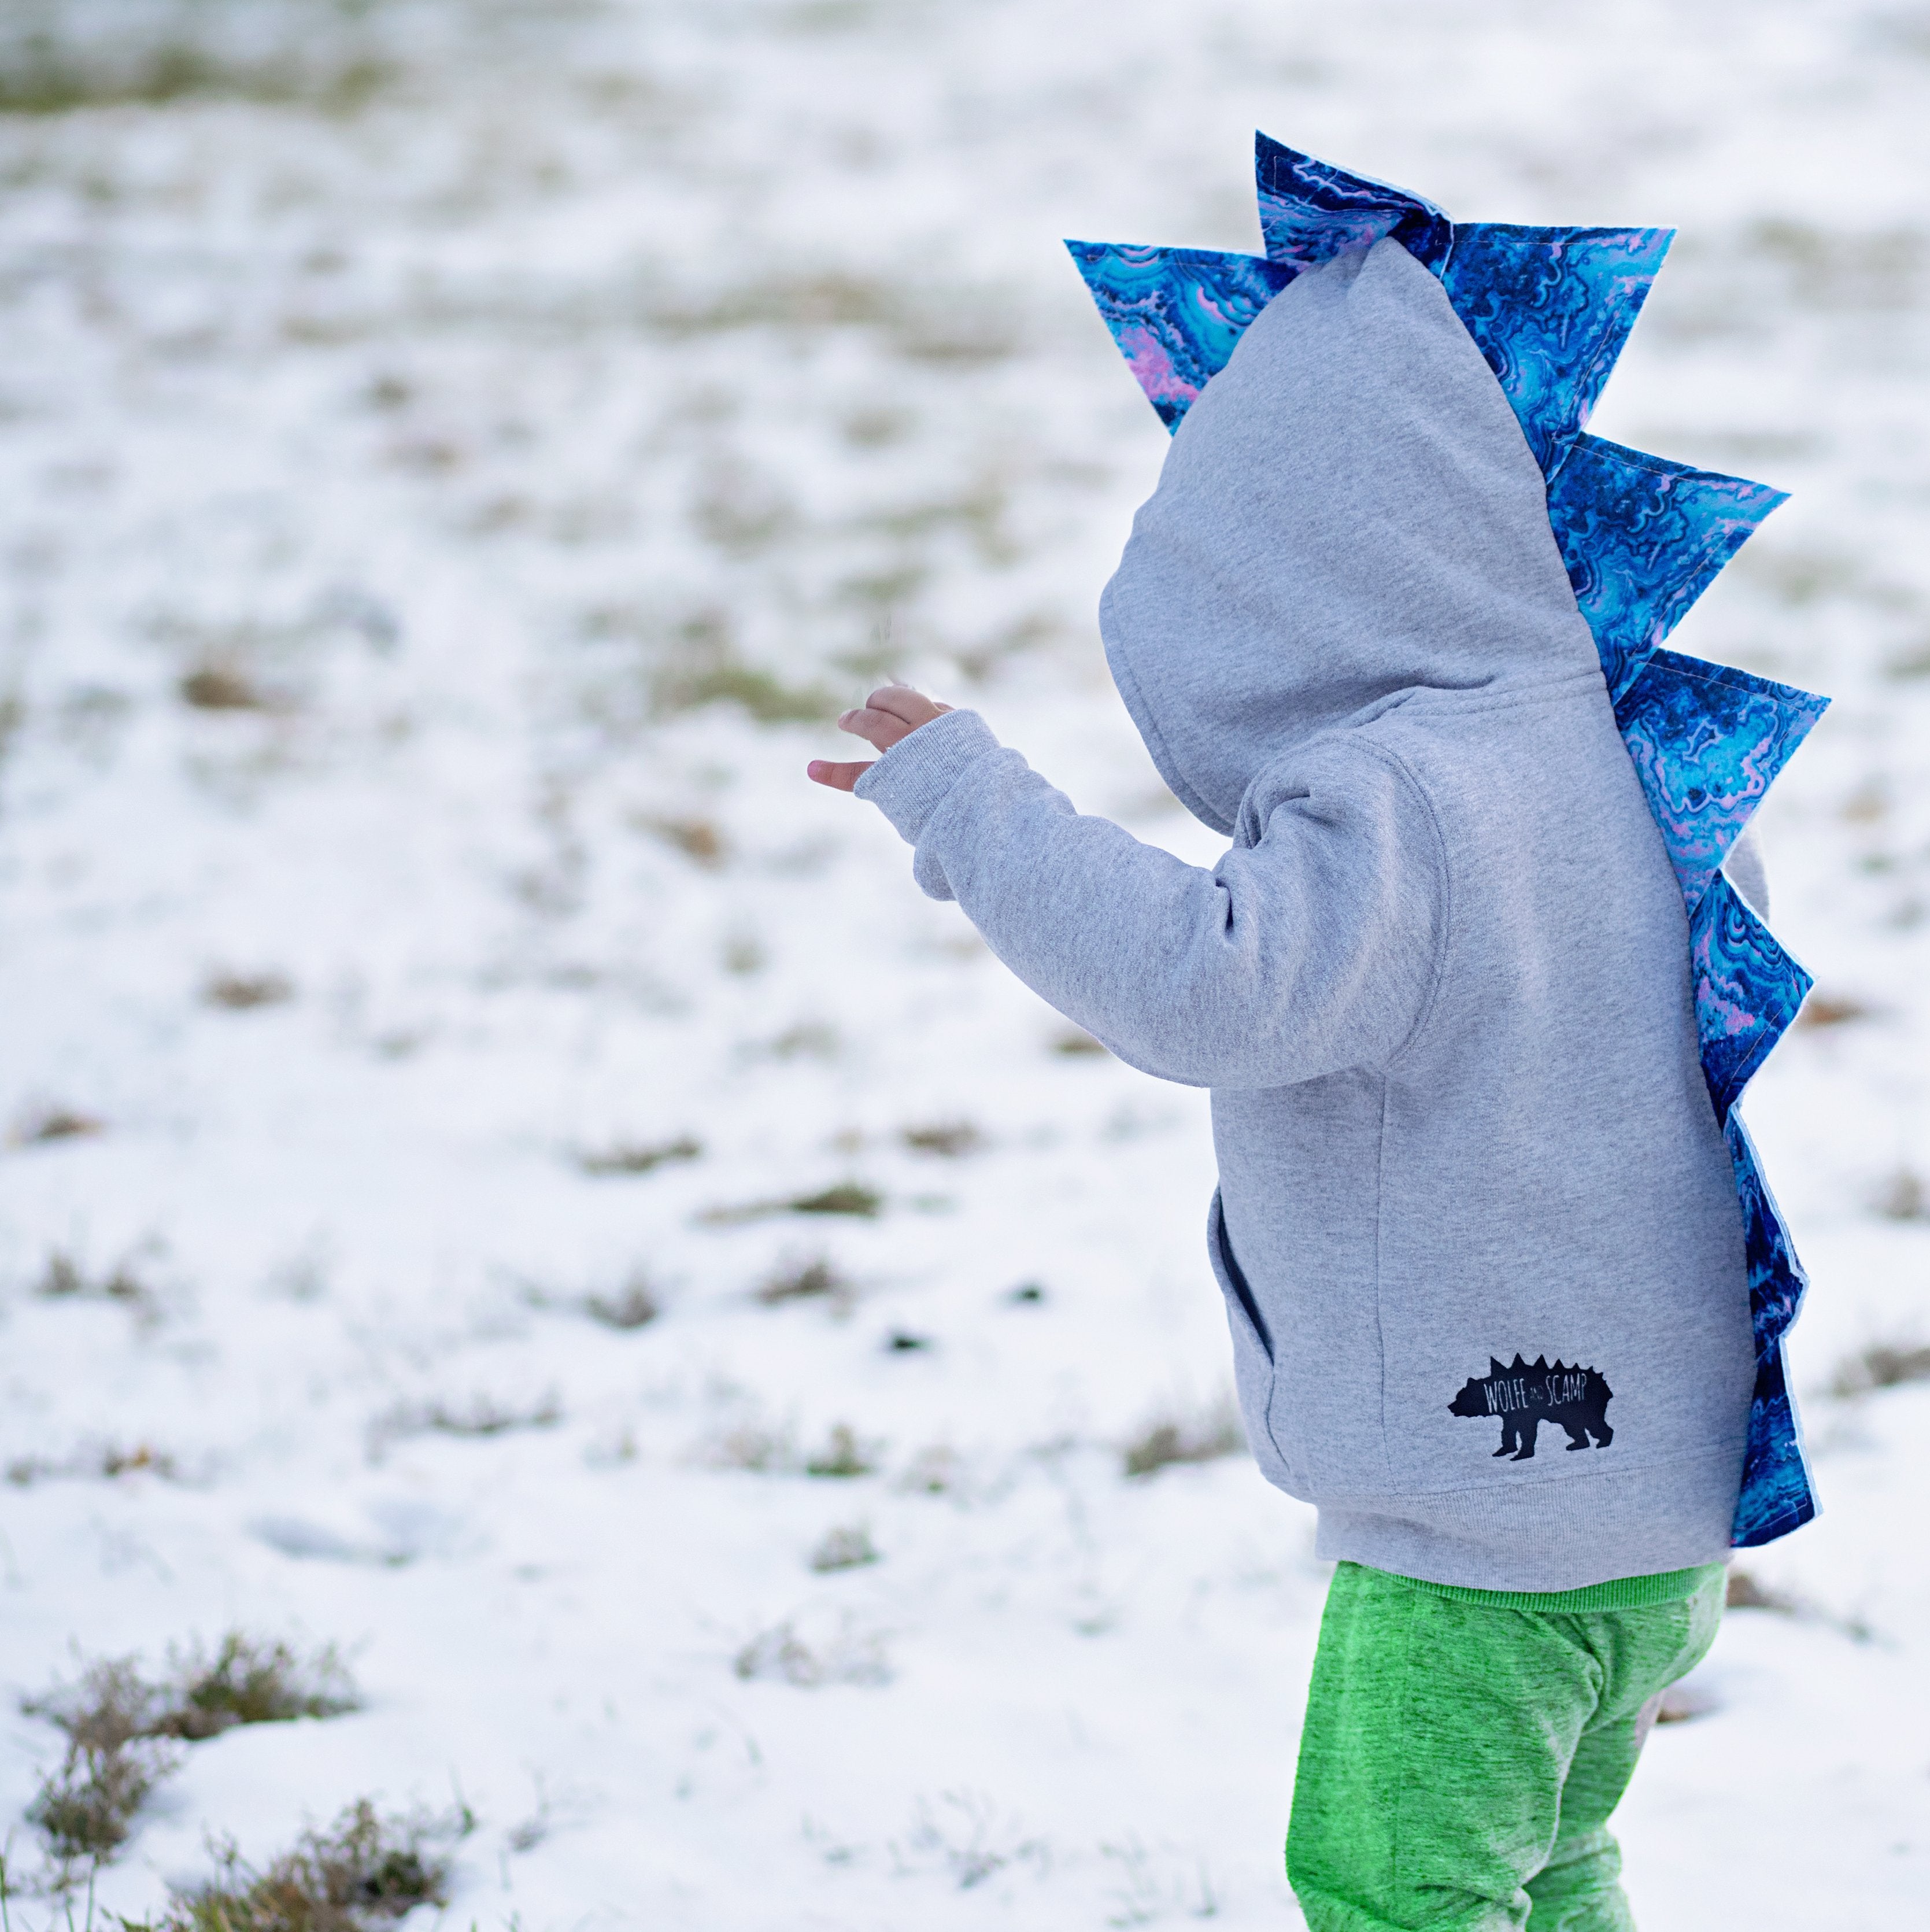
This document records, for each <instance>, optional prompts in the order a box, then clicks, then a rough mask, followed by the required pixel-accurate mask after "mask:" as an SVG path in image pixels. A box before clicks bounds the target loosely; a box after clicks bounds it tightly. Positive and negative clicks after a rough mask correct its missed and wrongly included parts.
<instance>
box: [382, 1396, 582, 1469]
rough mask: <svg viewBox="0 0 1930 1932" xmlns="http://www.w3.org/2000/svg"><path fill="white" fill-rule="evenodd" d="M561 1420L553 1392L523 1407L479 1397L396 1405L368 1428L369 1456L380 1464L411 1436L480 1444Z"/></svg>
mask: <svg viewBox="0 0 1930 1932" xmlns="http://www.w3.org/2000/svg"><path fill="white" fill-rule="evenodd" d="M562 1419H563V1407H562V1400H561V1399H560V1398H559V1397H558V1396H557V1395H556V1393H555V1392H554V1391H551V1392H550V1393H549V1394H545V1395H543V1396H541V1397H538V1398H537V1400H535V1401H534V1402H532V1403H526V1404H520V1403H509V1402H502V1401H499V1400H497V1399H496V1397H494V1396H492V1395H484V1394H475V1395H472V1396H471V1397H469V1400H468V1401H467V1402H466V1403H449V1402H444V1401H441V1400H437V1401H435V1402H430V1403H397V1405H396V1406H395V1407H394V1408H393V1409H389V1410H388V1411H387V1412H385V1413H384V1414H382V1415H379V1416H377V1417H376V1419H375V1420H374V1421H373V1422H371V1423H370V1424H369V1429H368V1454H369V1456H370V1459H371V1460H373V1461H378V1462H379V1460H381V1459H382V1457H383V1456H384V1455H385V1454H387V1453H388V1450H389V1448H390V1447H391V1445H392V1444H394V1443H397V1442H402V1441H403V1440H405V1439H407V1438H408V1437H409V1436H459V1437H461V1438H463V1439H464V1440H466V1441H474V1442H480V1441H482V1440H484V1439H487V1438H488V1437H490V1436H508V1435H513V1434H514V1433H516V1432H517V1430H526V1429H553V1428H554V1427H556V1424H558V1423H559V1422H560V1421H562Z"/></svg>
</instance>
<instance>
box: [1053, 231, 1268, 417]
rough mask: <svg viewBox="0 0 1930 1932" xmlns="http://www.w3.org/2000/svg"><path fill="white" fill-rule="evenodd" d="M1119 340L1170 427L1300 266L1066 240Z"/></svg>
mask: <svg viewBox="0 0 1930 1932" xmlns="http://www.w3.org/2000/svg"><path fill="white" fill-rule="evenodd" d="M1065 246H1066V248H1068V250H1069V251H1071V256H1072V259H1073V260H1074V262H1076V263H1077V264H1078V265H1079V272H1080V275H1083V276H1084V277H1085V278H1086V287H1088V288H1089V289H1090V290H1092V299H1093V300H1094V301H1095V302H1097V303H1098V306H1099V313H1100V314H1101V316H1103V317H1104V318H1105V323H1106V326H1107V328H1108V329H1110V330H1111V331H1112V333H1113V341H1115V342H1116V343H1117V344H1119V350H1120V353H1122V355H1123V356H1125V359H1126V361H1127V362H1128V363H1129V364H1130V365H1131V368H1132V373H1133V374H1134V377H1137V380H1138V383H1139V386H1140V388H1141V389H1143V390H1144V391H1145V392H1146V400H1147V401H1149V403H1151V404H1152V407H1154V408H1155V410H1158V412H1159V419H1160V421H1161V422H1163V423H1164V425H1166V427H1167V429H1168V430H1169V431H1170V430H1175V429H1177V428H1179V422H1180V419H1181V418H1182V417H1183V416H1185V413H1186V412H1187V411H1188V410H1189V409H1191V407H1192V406H1193V400H1194V398H1195V397H1196V396H1197V395H1199V393H1200V391H1201V390H1202V389H1204V388H1205V387H1206V384H1207V383H1208V382H1209V380H1211V379H1212V377H1215V376H1216V375H1218V373H1219V372H1220V371H1221V370H1222V369H1224V368H1225V367H1226V365H1227V357H1228V356H1230V355H1232V353H1233V345H1234V344H1235V343H1236V342H1238V341H1239V339H1240V338H1241V336H1242V335H1245V332H1246V331H1247V329H1248V327H1249V326H1251V323H1252V321H1253V319H1254V317H1255V316H1257V314H1259V313H1260V311H1261V310H1262V309H1263V308H1265V307H1266V305H1267V304H1268V303H1269V302H1271V301H1272V299H1273V298H1274V297H1275V296H1276V295H1278V293H1280V291H1281V290H1282V289H1284V287H1286V286H1287V284H1288V283H1289V282H1290V281H1292V280H1293V278H1294V276H1295V275H1297V274H1298V273H1299V269H1297V268H1296V267H1294V266H1291V265H1288V264H1283V263H1278V262H1269V261H1268V260H1266V258H1265V257H1263V256H1260V255H1222V254H1215V252H1214V251H1212V250H1211V249H1207V248H1128V247H1125V246H1122V245H1116V244H1115V243H1113V242H1067V243H1066V245H1065Z"/></svg>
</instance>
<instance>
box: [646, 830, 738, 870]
mask: <svg viewBox="0 0 1930 1932" xmlns="http://www.w3.org/2000/svg"><path fill="white" fill-rule="evenodd" d="M639 823H640V825H641V826H642V827H643V829H644V830H645V831H646V832H655V834H656V835H657V836H658V838H661V839H662V840H663V841H664V843H665V844H667V845H674V846H675V847H676V849H677V850H679V852H681V853H682V854H683V855H684V856H685V858H686V859H691V860H694V862H696V863H697V864H698V865H703V866H706V867H707V868H710V869H712V870H715V868H717V867H718V866H719V865H722V864H723V863H724V859H725V857H726V856H727V853H728V852H729V850H730V847H729V845H728V843H727V841H726V840H725V838H724V834H723V833H722V832H720V831H719V830H718V829H717V827H716V826H715V825H714V824H713V823H712V822H711V820H709V819H708V818H646V819H643V820H639Z"/></svg>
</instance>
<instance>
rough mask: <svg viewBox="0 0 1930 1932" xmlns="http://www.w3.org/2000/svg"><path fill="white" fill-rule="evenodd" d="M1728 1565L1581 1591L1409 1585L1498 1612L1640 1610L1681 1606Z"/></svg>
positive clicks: (1419, 1581) (1422, 1581)
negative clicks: (1673, 1605)
mask: <svg viewBox="0 0 1930 1932" xmlns="http://www.w3.org/2000/svg"><path fill="white" fill-rule="evenodd" d="M1724 1568H1725V1565H1722V1564H1720V1563H1701V1564H1698V1565H1696V1566H1695V1568H1693V1569H1691V1570H1665V1571H1661V1572H1660V1573H1659V1574H1657V1575H1655V1576H1653V1577H1614V1578H1613V1579H1611V1580H1610V1581H1609V1582H1608V1583H1590V1584H1587V1585H1585V1586H1584V1587H1583V1588H1582V1589H1579V1590H1470V1589H1464V1588H1463V1587H1462V1586H1461V1585H1459V1584H1456V1583H1429V1582H1428V1580H1426V1578H1425V1577H1408V1578H1407V1579H1406V1581H1407V1582H1408V1583H1412V1584H1413V1586H1415V1587H1416V1589H1422V1590H1426V1591H1428V1592H1431V1593H1432V1594H1433V1595H1435V1596H1437V1597H1452V1598H1454V1600H1455V1601H1456V1602H1457V1603H1461V1604H1489V1605H1491V1606H1492V1607H1494V1608H1495V1609H1496V1610H1542V1611H1546V1612H1557V1611H1562V1610H1642V1609H1644V1608H1646V1607H1647V1606H1648V1605H1649V1604H1679V1603H1680V1602H1681V1601H1683V1599H1684V1598H1688V1597H1692V1596H1694V1595H1695V1593H1696V1592H1697V1591H1698V1590H1699V1589H1701V1588H1702V1586H1704V1584H1705V1583H1707V1582H1708V1581H1709V1580H1710V1577H1719V1576H1721V1575H1722V1572H1723V1570H1724Z"/></svg>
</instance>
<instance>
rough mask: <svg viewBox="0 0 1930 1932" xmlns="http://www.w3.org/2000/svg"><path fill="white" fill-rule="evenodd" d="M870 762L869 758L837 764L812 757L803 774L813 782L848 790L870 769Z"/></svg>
mask: <svg viewBox="0 0 1930 1932" xmlns="http://www.w3.org/2000/svg"><path fill="white" fill-rule="evenodd" d="M871 764H872V760H871V759H869V758H866V759H865V760H862V762H861V763H857V764H855V765H837V764H833V763H831V762H830V761H829V760H828V759H825V758H814V759H812V760H811V763H809V764H808V765H807V766H805V777H806V778H809V779H810V780H811V781H812V782H813V783H814V784H821V785H829V786H830V787H831V788H832V790H833V791H850V790H853V788H854V787H856V784H857V783H858V781H859V779H860V778H862V777H863V776H864V775H865V773H866V772H868V771H869V770H870V769H871Z"/></svg>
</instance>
